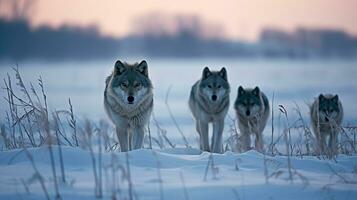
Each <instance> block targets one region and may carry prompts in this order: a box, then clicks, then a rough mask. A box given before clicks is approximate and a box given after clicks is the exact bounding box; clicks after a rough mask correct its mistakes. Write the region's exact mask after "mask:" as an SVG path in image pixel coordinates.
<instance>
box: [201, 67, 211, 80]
mask: <svg viewBox="0 0 357 200" xmlns="http://www.w3.org/2000/svg"><path fill="white" fill-rule="evenodd" d="M211 74H212V73H211V71H210V70H209V69H208V67H205V68H204V69H203V72H202V79H206V78H208V77H209V76H211Z"/></svg>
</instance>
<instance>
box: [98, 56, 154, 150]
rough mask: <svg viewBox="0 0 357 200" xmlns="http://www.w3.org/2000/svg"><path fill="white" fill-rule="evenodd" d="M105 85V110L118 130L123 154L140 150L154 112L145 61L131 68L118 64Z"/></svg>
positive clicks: (119, 62)
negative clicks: (146, 128) (146, 127)
mask: <svg viewBox="0 0 357 200" xmlns="http://www.w3.org/2000/svg"><path fill="white" fill-rule="evenodd" d="M105 83H106V87H105V91H104V107H105V110H106V112H107V114H108V116H109V118H110V119H111V121H112V122H113V123H114V125H115V127H116V133H117V136H118V139H119V143H120V148H121V151H128V150H132V149H139V148H141V147H142V145H143V139H144V133H145V126H146V125H147V124H148V122H149V120H150V115H151V111H152V108H153V92H152V83H151V81H150V79H149V76H148V67H147V63H146V61H145V60H144V61H142V62H141V63H139V64H138V63H135V64H132V65H131V64H127V63H122V62H121V61H119V60H118V61H117V62H116V63H115V66H114V71H113V72H112V74H111V75H110V76H108V77H107V79H106V82H105Z"/></svg>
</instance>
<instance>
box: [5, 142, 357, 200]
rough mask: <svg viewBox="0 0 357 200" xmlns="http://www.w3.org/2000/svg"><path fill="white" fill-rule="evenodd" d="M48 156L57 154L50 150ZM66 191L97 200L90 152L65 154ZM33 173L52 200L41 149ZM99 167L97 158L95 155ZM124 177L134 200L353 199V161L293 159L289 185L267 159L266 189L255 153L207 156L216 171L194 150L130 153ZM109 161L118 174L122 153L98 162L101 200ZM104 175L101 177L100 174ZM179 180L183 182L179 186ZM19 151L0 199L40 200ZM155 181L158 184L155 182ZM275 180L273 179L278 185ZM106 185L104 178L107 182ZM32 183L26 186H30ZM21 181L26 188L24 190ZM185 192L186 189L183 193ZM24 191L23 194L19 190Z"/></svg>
mask: <svg viewBox="0 0 357 200" xmlns="http://www.w3.org/2000/svg"><path fill="white" fill-rule="evenodd" d="M54 149H58V147H56V146H54ZM62 150H63V156H64V165H65V174H66V179H67V183H66V184H63V183H60V184H59V191H60V194H61V196H62V198H63V199H95V195H94V176H93V169H92V163H91V157H90V153H89V151H86V150H83V149H79V148H72V147H63V149H62ZM28 151H29V152H30V153H31V155H32V156H33V157H34V160H35V165H36V167H37V168H38V170H39V171H40V174H41V175H42V177H44V180H45V183H46V188H47V189H48V191H49V193H50V196H51V198H54V194H55V192H54V187H53V178H52V171H51V165H50V157H49V151H48V148H47V147H41V148H31V149H28ZM54 152H55V155H56V157H55V161H56V173H57V178H58V180H59V182H60V176H61V174H60V165H59V159H58V156H57V155H58V152H57V151H54ZM95 155H96V158H97V159H96V160H97V161H98V154H97V153H96V154H95ZM127 155H128V158H129V163H130V164H129V166H130V171H131V173H130V175H131V176H130V177H131V179H132V183H133V194H134V195H133V197H134V199H143V200H144V199H160V198H161V197H160V195H161V193H160V185H161V184H160V183H162V185H161V186H162V191H163V192H162V198H163V199H170V200H173V199H186V197H185V190H186V192H187V198H188V199H204V200H209V199H215V200H217V199H275V200H278V199H284V200H286V199H356V197H357V184H356V181H357V172H356V171H357V159H356V158H357V156H346V155H339V156H338V158H337V160H336V161H330V160H323V159H321V160H319V159H318V158H316V157H309V156H308V157H303V158H300V157H291V161H292V167H293V169H292V170H291V171H292V173H293V181H292V182H291V181H290V180H289V179H288V177H289V173H288V167H287V157H286V156H275V157H270V156H266V157H265V161H266V162H265V163H266V166H267V170H268V172H267V174H268V175H273V176H272V177H270V178H269V180H268V183H266V179H265V177H266V176H265V175H264V156H263V155H262V154H260V153H258V152H256V151H249V152H246V153H242V154H236V153H232V152H226V153H224V154H212V158H213V162H214V166H212V165H209V169H208V173H207V177H206V180H204V177H205V170H206V167H207V163H208V161H209V159H210V155H211V154H210V153H208V152H203V153H201V152H200V150H198V149H185V148H179V149H167V150H150V149H141V150H135V151H132V152H129V153H128V154H127ZM112 158H116V159H117V161H118V162H116V163H117V164H119V165H121V166H122V167H123V169H124V170H127V167H126V153H118V152H108V153H103V154H102V163H103V171H102V172H103V188H104V189H103V195H104V197H103V198H104V199H110V198H111V189H112V178H113V176H112V174H111V168H110V167H108V166H110V164H111V163H112ZM119 171H120V170H118V171H117V173H116V176H115V178H116V184H117V186H119V188H120V191H119V192H118V193H117V198H118V199H129V188H128V181H127V179H126V178H125V176H123V173H121V172H119ZM106 172H107V173H106ZM180 173H182V175H183V180H184V182H183V181H182V179H181V178H180ZM33 174H34V170H33V168H32V166H31V162H30V161H29V159H28V157H27V156H26V153H25V151H24V150H12V151H2V152H0V199H45V196H44V193H43V191H42V189H41V187H40V184H39V182H38V179H32V178H33ZM159 174H160V176H161V179H162V182H160V178H159ZM274 174H279V175H278V176H277V177H275V176H274ZM106 177H107V178H106ZM31 179H32V180H31ZM21 180H23V181H24V182H26V184H22V183H21ZM184 184H185V187H184V186H183V185H184ZM24 185H27V187H28V188H29V192H30V193H27V192H26V190H25V186H24Z"/></svg>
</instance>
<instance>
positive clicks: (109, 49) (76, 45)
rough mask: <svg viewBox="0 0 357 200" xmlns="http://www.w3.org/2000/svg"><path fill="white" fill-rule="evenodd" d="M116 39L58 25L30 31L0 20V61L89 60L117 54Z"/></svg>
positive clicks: (23, 24) (18, 23) (25, 26)
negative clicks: (4, 59)
mask: <svg viewBox="0 0 357 200" xmlns="http://www.w3.org/2000/svg"><path fill="white" fill-rule="evenodd" d="M118 50H119V45H118V40H117V39H114V38H110V37H103V36H100V34H99V33H98V31H96V29H94V28H92V29H90V28H77V27H72V26H62V27H60V28H56V29H54V28H51V27H48V26H41V27H38V28H35V29H33V28H31V27H30V26H29V24H28V23H27V22H26V21H25V20H12V21H9V20H4V19H0V58H6V59H16V60H22V59H47V60H60V59H90V58H104V57H110V56H113V55H115V54H116V53H118Z"/></svg>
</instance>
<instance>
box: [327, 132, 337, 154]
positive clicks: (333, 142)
mask: <svg viewBox="0 0 357 200" xmlns="http://www.w3.org/2000/svg"><path fill="white" fill-rule="evenodd" d="M328 147H329V148H328V149H329V151H331V153H332V154H333V155H337V153H338V135H337V131H332V132H331V133H330V137H329V141H328Z"/></svg>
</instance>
